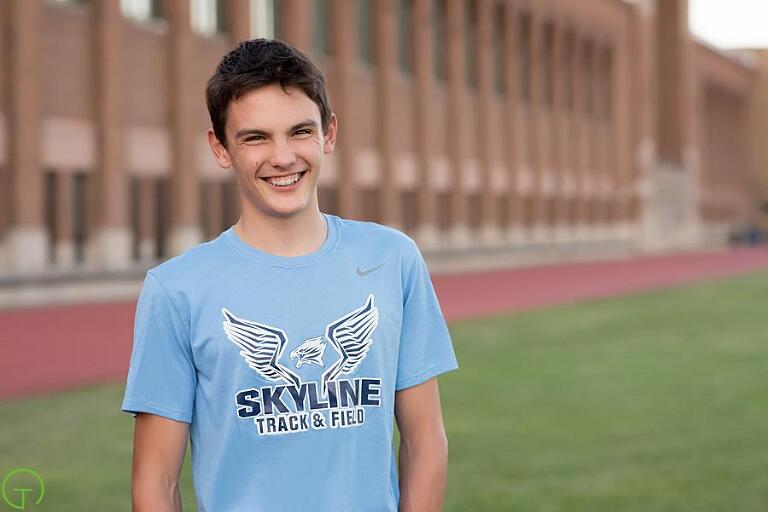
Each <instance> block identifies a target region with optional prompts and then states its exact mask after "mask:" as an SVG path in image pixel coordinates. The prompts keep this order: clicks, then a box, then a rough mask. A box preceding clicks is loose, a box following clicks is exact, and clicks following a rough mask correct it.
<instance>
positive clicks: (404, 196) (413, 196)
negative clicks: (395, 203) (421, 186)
mask: <svg viewBox="0 0 768 512" xmlns="http://www.w3.org/2000/svg"><path fill="white" fill-rule="evenodd" d="M400 212H401V213H400V216H401V221H402V226H403V229H404V230H405V231H406V232H409V233H412V232H413V231H414V230H415V229H416V228H417V227H418V225H419V193H418V191H417V190H403V191H402V192H401V193H400Z"/></svg>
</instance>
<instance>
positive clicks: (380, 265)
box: [357, 263, 384, 276]
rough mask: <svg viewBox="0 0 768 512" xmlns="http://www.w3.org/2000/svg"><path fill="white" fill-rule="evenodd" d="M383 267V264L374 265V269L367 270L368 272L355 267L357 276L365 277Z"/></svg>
mask: <svg viewBox="0 0 768 512" xmlns="http://www.w3.org/2000/svg"><path fill="white" fill-rule="evenodd" d="M383 265H384V264H383V263H381V264H379V265H376V266H375V267H373V268H371V269H368V270H360V267H357V275H359V276H367V275H368V274H370V273H371V272H373V271H374V270H376V269H378V268H380V267H382V266H383Z"/></svg>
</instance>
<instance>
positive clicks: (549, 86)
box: [541, 23, 555, 107]
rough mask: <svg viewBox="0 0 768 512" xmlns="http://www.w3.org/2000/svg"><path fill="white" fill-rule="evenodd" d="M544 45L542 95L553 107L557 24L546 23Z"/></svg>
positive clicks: (546, 103) (546, 102)
mask: <svg viewBox="0 0 768 512" xmlns="http://www.w3.org/2000/svg"><path fill="white" fill-rule="evenodd" d="M542 36H543V39H544V40H543V41H542V42H543V45H542V52H541V58H542V61H543V62H542V70H543V75H544V76H543V77H542V84H541V85H542V91H541V92H542V95H543V97H544V104H545V105H546V106H548V107H551V106H552V105H554V104H555V77H554V69H553V68H554V67H555V26H554V25H553V24H552V23H546V24H545V25H544V30H543V31H542Z"/></svg>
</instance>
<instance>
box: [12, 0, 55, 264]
mask: <svg viewBox="0 0 768 512" xmlns="http://www.w3.org/2000/svg"><path fill="white" fill-rule="evenodd" d="M6 9H7V11H6V12H7V13H8V24H7V30H8V37H7V42H8V44H7V46H6V45H3V46H6V47H7V48H8V50H7V52H8V54H7V60H6V62H7V68H6V69H5V70H4V74H5V76H6V81H7V96H6V97H7V103H6V106H5V108H4V110H5V112H6V113H7V124H6V126H7V132H6V133H7V137H8V156H9V158H8V163H7V167H8V171H9V173H8V180H9V183H8V185H9V186H8V188H9V191H10V193H9V195H10V197H9V199H10V203H11V205H10V212H9V213H10V214H9V221H10V226H9V229H8V232H7V234H6V243H7V250H8V260H9V264H10V269H11V271H14V272H18V273H26V272H36V271H41V270H43V269H44V268H45V267H46V264H47V254H48V239H47V235H46V232H45V223H44V219H43V216H44V214H43V175H42V169H41V160H40V150H41V148H40V141H41V139H42V134H41V127H40V120H41V104H40V87H41V84H40V58H41V55H40V42H41V38H40V26H41V25H40V22H41V20H40V18H41V15H42V12H41V10H42V1H41V0H10V1H9V2H8V3H7V4H6Z"/></svg>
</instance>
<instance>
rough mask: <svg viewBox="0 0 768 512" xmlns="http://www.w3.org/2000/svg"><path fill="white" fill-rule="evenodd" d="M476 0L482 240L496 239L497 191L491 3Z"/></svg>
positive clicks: (487, 0)
mask: <svg viewBox="0 0 768 512" xmlns="http://www.w3.org/2000/svg"><path fill="white" fill-rule="evenodd" d="M475 1H476V2H477V44H478V48H477V59H478V66H477V86H478V87H477V101H478V119H477V133H478V137H477V150H478V151H479V153H480V155H479V156H480V192H481V194H482V201H481V218H482V226H483V228H482V229H483V232H482V238H483V241H484V242H485V243H486V244H495V243H496V242H497V241H498V230H497V228H496V206H497V199H496V197H497V194H496V192H495V191H494V187H493V172H494V163H495V159H494V157H495V156H496V155H497V154H498V151H497V150H496V148H495V147H494V144H493V140H494V139H493V137H492V136H491V130H492V123H491V109H492V108H493V102H494V96H495V94H496V92H495V90H494V80H493V52H494V47H493V33H494V25H493V19H492V17H493V6H494V3H493V2H492V1H490V0H475Z"/></svg>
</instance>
